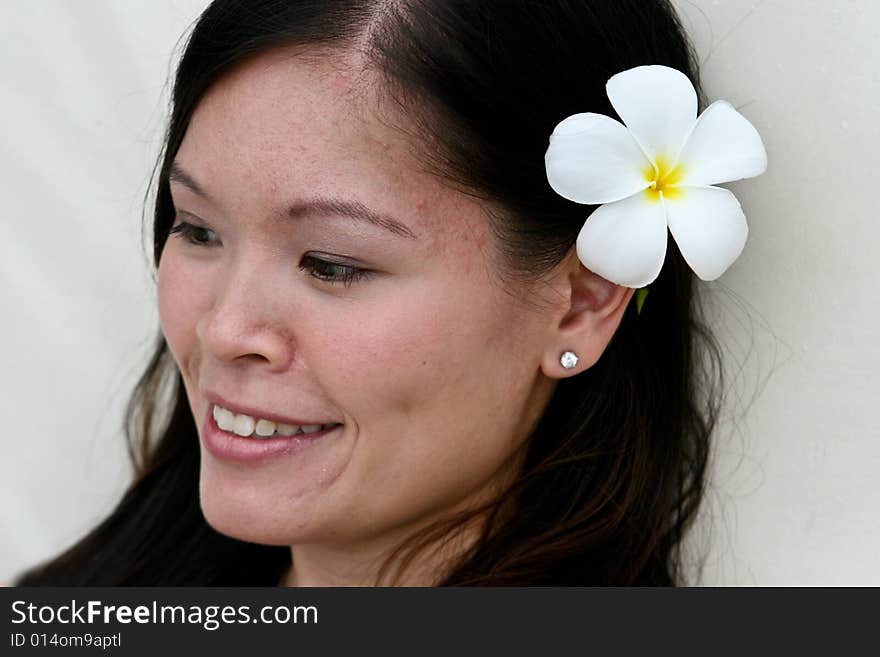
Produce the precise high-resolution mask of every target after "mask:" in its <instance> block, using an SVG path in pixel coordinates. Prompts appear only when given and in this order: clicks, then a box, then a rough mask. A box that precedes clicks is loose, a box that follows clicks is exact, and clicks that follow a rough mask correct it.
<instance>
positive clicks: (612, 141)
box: [544, 113, 651, 205]
mask: <svg viewBox="0 0 880 657" xmlns="http://www.w3.org/2000/svg"><path fill="white" fill-rule="evenodd" d="M544 164H545V165H546V167H547V181H548V182H549V183H550V186H551V187H552V188H553V190H554V191H555V192H556V193H557V194H559V195H560V196H563V197H564V198H567V199H568V200H569V201H574V202H576V203H586V204H588V205H599V204H600V203H609V202H611V201H618V200H620V199H622V198H626V197H627V196H631V195H633V194H635V193H636V192H638V191H640V190H642V189H645V188H646V187H647V186H648V185H649V184H650V181H649V180H648V179H647V177H646V172H647V171H648V170H650V168H651V163H650V162H648V161H647V160H646V159H645V156H644V155H643V154H642V151H641V149H640V148H639V146H638V144H636V143H635V141H633V138H632V135H630V133H629V131H628V130H627V129H626V127H624V126H623V124H621V123H620V122H619V121H615V120H614V119H612V118H611V117H608V116H604V115H603V114H592V113H585V114H573V115H572V116H569V117H568V118H567V119H565V120H563V121H562V122H561V123H560V124H559V125H557V126H556V129H555V130H554V131H553V134H552V135H551V136H550V146H549V147H548V148H547V153H546V154H545V156H544Z"/></svg>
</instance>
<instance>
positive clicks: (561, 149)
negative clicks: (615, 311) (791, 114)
mask: <svg viewBox="0 0 880 657" xmlns="http://www.w3.org/2000/svg"><path fill="white" fill-rule="evenodd" d="M606 91H607V93H608V98H609V100H610V101H611V104H612V105H613V107H614V109H615V110H616V111H617V113H618V115H620V117H621V118H622V119H623V121H624V123H625V124H626V125H623V124H621V123H620V122H619V121H616V120H615V119H612V118H611V117H608V116H605V115H602V114H593V113H585V114H574V115H573V116H569V117H568V118H566V119H564V120H563V121H562V122H561V123H560V124H559V125H557V126H556V129H555V130H554V131H553V134H552V135H551V137H550V146H549V148H548V149H547V154H546V156H545V163H546V166H547V180H548V181H549V183H550V186H551V187H552V188H553V189H554V190H555V191H556V192H557V193H558V194H560V195H561V196H563V197H565V198H567V199H569V200H571V201H575V202H576V203H584V204H587V205H600V206H601V207H598V208H596V210H595V211H594V212H593V213H592V214H591V215H590V217H589V218H588V219H587V221H586V223H585V224H584V227H583V228H582V229H581V232H580V234H579V235H578V238H577V253H578V257H579V258H580V260H581V262H583V264H584V266H585V267H586V268H587V269H589V270H591V271H593V272H595V273H597V274H599V275H600V276H602V277H603V278H605V279H607V280H609V281H611V282H613V283H617V284H618V285H624V286H626V287H644V286H646V285H648V284H649V283H651V282H652V281H653V280H654V279H655V278H657V276H658V274H659V273H660V269H661V268H662V266H663V260H664V258H665V256H666V235H667V230H666V229H667V227H668V228H669V230H670V231H671V232H672V236H673V238H674V239H675V241H676V243H677V244H678V247H679V249H680V250H681V253H682V255H683V256H684V259H685V260H686V261H687V263H688V265H690V267H691V268H692V269H693V270H694V272H695V273H696V274H697V276H699V277H700V278H701V279H703V280H707V281H710V280H714V279H716V278H718V277H719V276H721V274H723V273H724V272H725V270H726V269H727V268H728V267H729V266H730V265H731V264H733V261H734V260H736V259H737V257H739V254H740V253H742V250H743V247H744V246H745V243H746V237H747V235H748V226H747V224H746V218H745V215H744V214H743V212H742V208H741V207H740V204H739V202H738V201H737V200H736V197H735V196H734V195H733V194H732V193H731V192H730V191H728V190H726V189H722V188H720V187H715V186H714V185H715V184H717V183H723V182H729V181H732V180H739V179H742V178H751V177H753V176H757V175H759V174H761V173H763V172H764V171H765V170H766V169H767V152H766V151H765V149H764V143H763V142H762V141H761V136H760V135H759V134H758V131H757V130H755V128H754V126H752V124H751V123H749V122H748V120H746V119H745V118H744V117H743V116H742V115H741V114H740V113H739V112H737V111H736V110H735V109H734V108H733V106H732V105H731V104H730V103H728V102H726V101H723V100H720V101H717V102H715V103H712V104H711V105H710V106H709V107H707V108H706V110H705V111H704V112H703V113H702V114H701V115H700V116H699V118H698V117H697V93H696V91H695V90H694V86H693V84H691V81H690V80H689V79H688V78H687V76H685V75H684V74H683V73H681V72H680V71H677V70H675V69H673V68H669V67H666V66H639V67H637V68H632V69H629V70H627V71H623V72H622V73H618V74H617V75H615V76H614V77H612V78H611V79H610V80H608V84H607V85H606Z"/></svg>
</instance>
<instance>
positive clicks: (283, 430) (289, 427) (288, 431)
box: [276, 422, 299, 436]
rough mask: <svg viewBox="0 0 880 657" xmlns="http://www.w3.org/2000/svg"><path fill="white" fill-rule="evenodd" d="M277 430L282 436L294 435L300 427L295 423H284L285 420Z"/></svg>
mask: <svg viewBox="0 0 880 657" xmlns="http://www.w3.org/2000/svg"><path fill="white" fill-rule="evenodd" d="M276 430H277V431H278V433H280V434H281V435H282V436H292V435H293V434H295V433H296V432H297V431H298V430H299V427H298V426H296V425H295V424H284V423H283V422H281V423H280V424H279V425H278V427H277V429H276Z"/></svg>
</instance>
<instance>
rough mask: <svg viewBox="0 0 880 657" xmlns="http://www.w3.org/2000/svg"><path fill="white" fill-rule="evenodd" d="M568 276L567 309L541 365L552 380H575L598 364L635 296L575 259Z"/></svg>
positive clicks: (554, 329) (630, 289)
mask: <svg viewBox="0 0 880 657" xmlns="http://www.w3.org/2000/svg"><path fill="white" fill-rule="evenodd" d="M566 275H567V277H568V282H567V284H566V285H565V288H567V294H566V295H565V296H566V304H567V307H566V309H565V312H564V313H562V319H560V320H559V323H558V325H557V326H555V327H553V329H552V334H551V336H550V339H549V340H548V342H547V349H546V350H545V354H544V357H543V358H542V363H541V369H542V371H543V372H544V374H545V375H546V376H548V377H551V378H564V377H569V376H574V375H575V374H579V373H580V372H583V371H584V370H586V369H589V368H590V367H592V366H593V365H595V364H596V362H597V361H598V360H599V357H600V356H601V355H602V354H603V353H604V351H605V349H606V347H607V346H608V343H609V342H611V338H612V337H613V336H614V332H615V331H616V330H617V327H618V326H619V325H620V322H621V320H622V319H623V313H624V312H625V311H626V307H627V305H628V304H629V302H630V300H631V299H632V296H633V293H634V292H635V290H634V289H633V288H628V287H623V286H621V285H616V284H615V283H611V282H610V281H607V280H605V279H604V278H602V277H601V276H599V275H598V274H595V273H593V272H591V271H590V270H588V269H587V268H586V267H584V266H583V265H582V264H581V263H580V261H579V260H577V259H576V258H575V264H573V265H572V267H571V268H570V269H568V270H567V273H566Z"/></svg>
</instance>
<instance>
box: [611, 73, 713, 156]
mask: <svg viewBox="0 0 880 657" xmlns="http://www.w3.org/2000/svg"><path fill="white" fill-rule="evenodd" d="M605 89H606V91H607V93H608V99H609V100H610V101H611V104H612V105H613V106H614V109H615V110H617V113H618V114H619V115H620V118H621V119H623V122H624V123H625V124H626V127H627V128H629V129H630V131H631V132H632V133H633V136H634V137H635V138H636V141H638V143H639V144H640V145H641V146H642V148H643V149H644V150H645V153H646V154H647V155H648V156H649V157H650V158H651V159H652V161H655V162H656V160H657V158H658V157H659V158H662V159H665V160H666V161H667V162H670V163H671V162H675V161H676V159H677V156H678V153H679V151H680V150H681V146H682V144H684V140H685V139H686V138H687V136H688V134H689V133H690V131H691V130H692V129H693V127H694V121H696V119H697V92H696V90H695V89H694V85H693V83H691V81H690V80H689V79H688V77H687V76H686V75H685V74H684V73H682V72H681V71H678V70H676V69H674V68H669V67H668V66H638V67H636V68H631V69H629V70H628V71H623V72H622V73H618V74H617V75H615V76H613V77H612V78H611V79H610V80H608V84H607V85H606V86H605Z"/></svg>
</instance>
